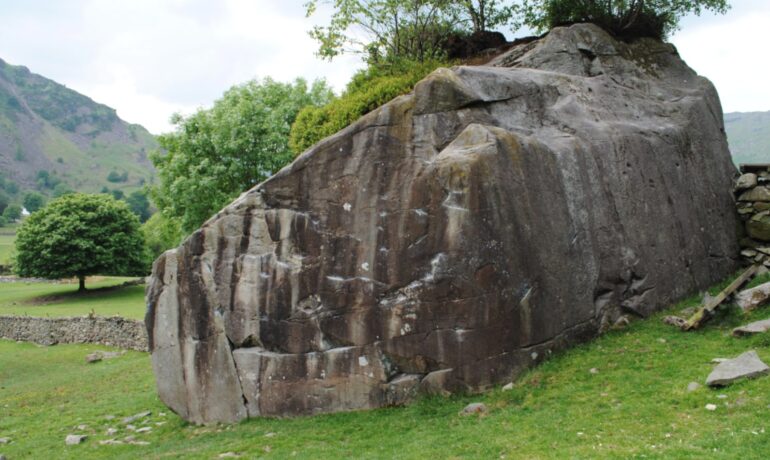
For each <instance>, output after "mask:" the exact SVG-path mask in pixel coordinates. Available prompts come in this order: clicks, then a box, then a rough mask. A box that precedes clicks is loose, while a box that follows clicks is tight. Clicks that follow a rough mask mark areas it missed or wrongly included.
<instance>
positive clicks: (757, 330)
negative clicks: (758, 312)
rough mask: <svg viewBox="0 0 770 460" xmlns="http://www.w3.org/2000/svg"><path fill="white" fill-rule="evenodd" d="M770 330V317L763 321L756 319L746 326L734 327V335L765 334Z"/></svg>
mask: <svg viewBox="0 0 770 460" xmlns="http://www.w3.org/2000/svg"><path fill="white" fill-rule="evenodd" d="M768 330H770V319H763V320H762V321H754V322H753V323H749V324H746V325H745V326H740V327H736V328H735V329H733V336H734V337H742V336H745V335H752V334H763V333H765V332H767V331H768Z"/></svg>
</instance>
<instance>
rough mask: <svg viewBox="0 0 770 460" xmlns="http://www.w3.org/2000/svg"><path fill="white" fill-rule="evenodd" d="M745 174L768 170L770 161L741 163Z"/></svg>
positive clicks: (741, 168) (740, 167)
mask: <svg viewBox="0 0 770 460" xmlns="http://www.w3.org/2000/svg"><path fill="white" fill-rule="evenodd" d="M738 168H739V169H740V170H741V172H742V173H743V174H746V173H758V172H762V171H767V170H768V168H770V163H741V165H740V166H739V167H738Z"/></svg>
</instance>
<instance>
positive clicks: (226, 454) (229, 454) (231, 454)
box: [217, 452, 240, 458]
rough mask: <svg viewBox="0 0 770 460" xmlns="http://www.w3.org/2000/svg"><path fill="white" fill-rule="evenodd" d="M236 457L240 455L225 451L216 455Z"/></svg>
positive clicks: (219, 456) (218, 456)
mask: <svg viewBox="0 0 770 460" xmlns="http://www.w3.org/2000/svg"><path fill="white" fill-rule="evenodd" d="M238 457H240V455H238V454H236V453H235V452H225V453H222V454H219V455H217V458H238Z"/></svg>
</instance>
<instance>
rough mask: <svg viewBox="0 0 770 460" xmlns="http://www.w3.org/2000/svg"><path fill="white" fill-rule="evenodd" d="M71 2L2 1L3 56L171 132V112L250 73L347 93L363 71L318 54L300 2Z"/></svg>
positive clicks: (189, 107)
mask: <svg viewBox="0 0 770 460" xmlns="http://www.w3.org/2000/svg"><path fill="white" fill-rule="evenodd" d="M68 4H69V6H70V8H66V9H61V8H59V7H58V5H57V4H56V2H50V3H49V2H45V1H40V0H33V1H31V2H30V4H29V5H28V7H27V8H22V7H21V6H20V5H18V4H17V5H14V6H13V7H10V6H7V5H4V4H0V14H3V15H4V16H5V17H6V19H7V20H8V21H7V24H6V26H4V27H3V28H2V29H0V57H3V58H4V59H6V60H8V61H9V62H10V63H12V64H17V65H26V66H27V67H29V68H30V70H32V71H33V72H35V73H39V74H41V75H44V76H46V77H48V78H51V79H54V80H56V81H58V82H60V83H63V84H65V85H67V86H68V87H70V88H73V89H75V90H77V91H79V92H81V93H83V94H86V95H88V96H90V97H91V98H92V99H94V100H96V101H98V102H101V103H104V104H107V105H109V106H111V107H114V108H116V109H117V110H118V114H119V116H121V117H122V118H124V119H126V120H127V121H129V122H133V123H141V124H143V125H144V126H145V127H147V128H148V129H149V130H150V131H152V132H154V133H159V132H163V131H167V130H169V129H170V125H169V123H168V119H169V117H170V116H171V114H172V113H174V112H182V113H190V112H191V111H193V110H195V109H196V108H197V107H201V106H210V105H211V104H212V103H213V101H214V100H215V99H216V98H218V97H219V96H221V94H222V93H223V92H224V91H225V90H226V89H227V88H229V87H230V86H232V85H234V84H237V83H242V82H244V81H246V80H249V79H251V78H263V77H267V76H270V77H273V78H274V79H277V80H281V81H290V80H293V79H295V78H297V77H305V78H307V79H309V80H312V79H315V78H326V79H327V81H328V82H329V83H330V84H331V85H333V86H334V87H335V88H336V89H337V90H339V89H342V88H343V87H344V85H345V83H346V82H347V81H348V80H349V78H350V76H351V75H352V73H353V72H354V71H355V70H356V69H357V68H360V67H361V64H360V62H359V60H358V59H356V58H354V57H343V58H341V59H338V60H335V61H334V62H333V63H329V62H324V61H321V60H319V59H318V58H316V57H315V55H314V52H315V50H316V44H315V43H314V42H313V41H312V39H310V37H309V36H308V35H307V30H309V29H310V28H311V26H312V21H311V20H309V19H307V18H305V16H304V10H303V8H302V7H301V3H299V2H297V3H296V4H293V5H291V6H290V7H287V6H286V5H282V8H281V9H278V8H276V3H275V2H271V1H265V0H263V1H249V0H227V1H226V2H210V1H203V0H166V1H162V2H159V1H153V0H131V1H101V0H80V1H72V2H69V3H68ZM6 8H7V11H5V10H6ZM9 15H12V16H13V18H9V17H8V16H9ZM11 19H12V20H11Z"/></svg>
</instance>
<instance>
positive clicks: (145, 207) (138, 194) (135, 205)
mask: <svg viewBox="0 0 770 460" xmlns="http://www.w3.org/2000/svg"><path fill="white" fill-rule="evenodd" d="M126 203H127V204H128V207H129V208H131V211H133V213H134V214H136V215H137V217H139V221H140V222H146V221H147V219H149V218H150V200H148V199H147V194H146V193H145V192H144V191H143V190H136V191H134V192H131V193H130V194H129V195H128V196H127V197H126Z"/></svg>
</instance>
